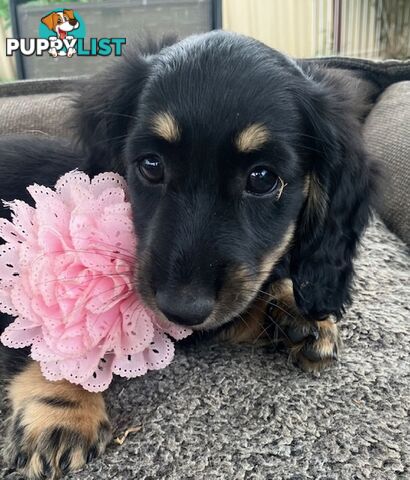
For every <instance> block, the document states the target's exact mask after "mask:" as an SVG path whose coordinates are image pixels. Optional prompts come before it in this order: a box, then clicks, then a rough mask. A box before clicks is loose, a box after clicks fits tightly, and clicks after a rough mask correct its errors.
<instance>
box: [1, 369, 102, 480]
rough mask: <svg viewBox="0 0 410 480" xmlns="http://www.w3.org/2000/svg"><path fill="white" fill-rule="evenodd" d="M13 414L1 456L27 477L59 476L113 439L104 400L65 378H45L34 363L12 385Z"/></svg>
mask: <svg viewBox="0 0 410 480" xmlns="http://www.w3.org/2000/svg"><path fill="white" fill-rule="evenodd" d="M9 398H10V400H11V403H12V408H13V413H12V416H11V417H10V419H9V424H8V434H7V438H6V441H5V449H4V451H5V456H6V459H7V461H9V462H10V464H11V468H13V469H15V470H17V471H18V472H19V473H20V474H22V475H23V476H24V477H25V478H27V479H29V480H39V479H57V478H60V477H61V476H63V475H64V474H66V473H68V472H70V471H75V470H78V469H80V468H81V467H83V466H84V465H85V463H87V462H89V461H91V460H92V459H94V458H95V457H97V456H98V455H100V454H101V453H102V452H103V451H104V450H105V447H106V445H107V443H108V442H109V441H110V439H111V427H110V424H109V421H108V418H107V414H106V410H105V405H104V400H103V398H102V396H101V395H100V394H95V393H89V392H86V391H85V390H83V389H81V388H80V387H78V386H75V385H72V384H70V383H68V382H48V381H47V380H45V379H44V378H43V377H42V376H41V373H40V372H39V368H38V366H37V365H36V364H34V363H32V364H30V366H29V367H28V368H27V369H26V370H25V371H24V372H22V373H21V374H19V375H18V376H17V377H15V378H14V380H13V381H12V382H11V384H10V388H9Z"/></svg>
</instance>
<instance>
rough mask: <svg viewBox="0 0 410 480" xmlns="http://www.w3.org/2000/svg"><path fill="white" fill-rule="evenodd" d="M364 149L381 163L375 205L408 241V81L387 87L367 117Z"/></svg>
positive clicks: (387, 221)
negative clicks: (380, 196) (380, 174)
mask: <svg viewBox="0 0 410 480" xmlns="http://www.w3.org/2000/svg"><path fill="white" fill-rule="evenodd" d="M364 135H365V139H366V144H367V150H368V152H369V153H370V155H372V156H373V158H375V159H376V160H377V161H378V162H380V164H381V165H382V167H383V176H384V178H383V179H382V181H381V187H382V191H383V198H382V199H381V200H380V201H379V204H378V209H379V213H380V215H381V217H382V218H383V220H384V221H385V222H386V224H387V225H388V226H389V228H391V230H392V231H394V232H395V233H397V234H398V235H400V237H401V238H402V239H403V240H405V241H406V242H407V244H408V245H410V82H400V83H396V84H394V85H392V86H391V87H389V88H388V89H387V90H386V91H385V92H384V93H383V95H382V96H381V97H380V99H379V101H378V103H377V104H376V106H375V107H374V108H373V109H372V111H371V112H370V115H369V116H368V118H367V121H366V124H365V128H364Z"/></svg>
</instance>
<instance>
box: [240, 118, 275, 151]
mask: <svg viewBox="0 0 410 480" xmlns="http://www.w3.org/2000/svg"><path fill="white" fill-rule="evenodd" d="M268 139H269V131H268V129H267V128H266V127H265V126H264V125H262V124H261V123H253V124H252V125H249V126H248V127H246V128H245V129H244V130H242V132H240V133H239V135H238V136H237V137H236V139H235V145H236V147H237V148H238V150H239V151H240V152H243V153H248V152H252V151H253V150H257V149H258V148H260V147H262V146H263V145H264V144H265V143H266V142H267V141H268Z"/></svg>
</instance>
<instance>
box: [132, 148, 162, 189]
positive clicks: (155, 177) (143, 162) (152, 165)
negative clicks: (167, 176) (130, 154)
mask: <svg viewBox="0 0 410 480" xmlns="http://www.w3.org/2000/svg"><path fill="white" fill-rule="evenodd" d="M138 170H139V172H140V174H141V175H142V176H143V177H144V178H145V180H147V181H148V182H150V183H161V182H162V181H163V180H164V164H163V161H162V159H161V157H159V156H158V155H150V156H146V157H143V158H141V159H140V160H139V162H138Z"/></svg>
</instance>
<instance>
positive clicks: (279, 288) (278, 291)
mask: <svg viewBox="0 0 410 480" xmlns="http://www.w3.org/2000/svg"><path fill="white" fill-rule="evenodd" d="M268 292H269V293H270V296H268V295H266V296H263V297H261V298H260V299H259V300H256V301H255V302H254V303H253V304H252V306H251V308H250V309H249V310H248V312H247V313H246V314H245V315H244V316H243V317H244V322H243V324H239V320H238V324H234V325H233V326H232V327H231V328H230V329H229V330H227V331H226V333H225V337H226V339H229V340H230V341H233V342H236V341H237V338H239V340H240V341H241V339H242V338H244V335H245V331H246V328H245V325H246V324H247V325H248V330H247V338H246V340H245V341H249V340H251V341H252V340H253V341H254V339H255V335H256V338H257V340H258V342H257V344H258V345H259V344H262V345H264V344H267V343H268V344H269V343H275V342H277V341H281V342H283V343H284V344H285V345H287V347H288V348H289V351H290V357H291V358H292V359H293V360H296V361H297V362H298V363H299V365H300V366H301V367H302V369H303V370H305V371H311V372H314V371H320V370H321V369H323V368H324V367H327V366H329V365H331V364H332V363H333V362H334V359H335V355H336V356H337V352H338V351H339V350H340V348H341V346H342V342H341V339H340V336H339V331H338V326H337V324H335V323H334V322H333V321H332V320H331V319H327V320H321V321H317V322H314V321H312V320H306V319H304V318H303V317H302V316H301V315H300V313H299V311H298V308H297V306H296V304H295V298H294V294H293V284H292V281H291V280H290V279H289V278H288V279H283V280H280V281H278V282H275V283H273V284H271V285H270V286H269V289H268ZM268 301H271V302H272V305H273V306H274V307H276V308H274V309H273V311H272V313H271V315H272V319H268V317H267V315H266V313H267V312H266V307H267V305H266V304H267V302H268ZM269 326H270V327H271V328H268V327H269ZM256 327H257V328H256ZM315 327H316V329H317V336H318V338H317V339H316V340H315V339H314V337H312V335H311V334H312V328H315ZM295 334H296V336H295ZM289 335H290V336H289ZM306 348H307V349H308V350H307V351H306V350H305V349H306ZM312 353H314V357H317V359H316V360H315V359H313V360H312V359H311V358H308V356H307V355H308V354H309V355H310V356H311V354H312Z"/></svg>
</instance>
